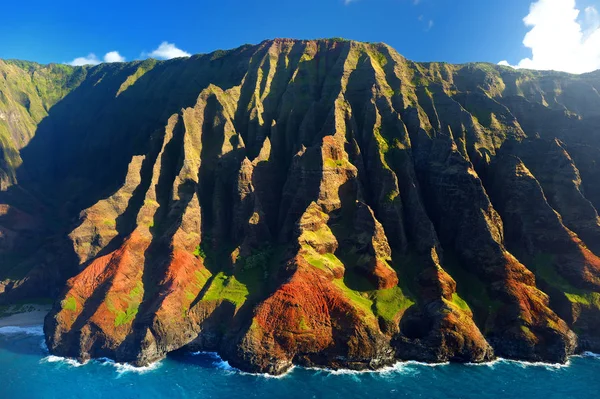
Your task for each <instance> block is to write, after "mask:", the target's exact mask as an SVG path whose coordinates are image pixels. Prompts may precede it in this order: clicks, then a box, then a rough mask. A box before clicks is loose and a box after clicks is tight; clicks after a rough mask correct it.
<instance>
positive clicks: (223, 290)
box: [202, 272, 249, 306]
mask: <svg viewBox="0 0 600 399" xmlns="http://www.w3.org/2000/svg"><path fill="white" fill-rule="evenodd" d="M248 294H249V291H248V287H247V286H246V285H245V284H243V283H241V282H240V281H238V280H237V279H236V278H235V276H228V275H226V274H225V273H223V272H219V274H217V275H216V276H215V277H214V279H213V280H212V282H211V284H210V287H209V288H208V290H207V291H206V293H205V294H204V296H203V297H202V301H218V300H225V301H229V302H231V303H233V304H234V305H236V306H241V305H242V304H243V303H244V302H245V301H246V298H247V297H248Z"/></svg>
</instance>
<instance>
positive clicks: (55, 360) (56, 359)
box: [40, 355, 87, 367]
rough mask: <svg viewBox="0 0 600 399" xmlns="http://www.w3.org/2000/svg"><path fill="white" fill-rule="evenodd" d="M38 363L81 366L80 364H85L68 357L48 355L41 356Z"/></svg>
mask: <svg viewBox="0 0 600 399" xmlns="http://www.w3.org/2000/svg"><path fill="white" fill-rule="evenodd" d="M40 363H62V364H66V365H68V366H71V367H81V366H85V365H86V363H87V362H86V363H81V362H78V361H77V360H75V359H72V358H69V357H61V356H55V355H49V356H46V357H45V358H43V359H42V360H40Z"/></svg>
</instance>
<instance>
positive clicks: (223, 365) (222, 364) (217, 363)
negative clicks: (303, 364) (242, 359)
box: [190, 351, 295, 378]
mask: <svg viewBox="0 0 600 399" xmlns="http://www.w3.org/2000/svg"><path fill="white" fill-rule="evenodd" d="M190 354H191V355H193V356H207V357H210V358H211V359H212V361H213V362H212V365H213V367H215V368H218V369H221V370H225V371H228V372H232V373H237V374H240V375H252V376H255V377H263V378H284V377H286V376H287V375H288V374H290V373H291V372H292V370H293V369H294V368H295V366H292V367H290V369H289V370H287V371H286V372H285V373H283V374H280V375H272V374H267V373H248V372H245V371H242V370H240V369H238V368H236V367H233V366H232V365H230V364H229V362H228V361H227V360H223V358H221V356H219V354H218V353H217V352H204V351H198V352H190Z"/></svg>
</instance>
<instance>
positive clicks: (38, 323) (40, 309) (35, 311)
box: [0, 304, 600, 378]
mask: <svg viewBox="0 0 600 399" xmlns="http://www.w3.org/2000/svg"><path fill="white" fill-rule="evenodd" d="M27 306H29V308H28V310H27V311H25V312H18V313H13V314H10V315H7V316H3V317H0V333H1V332H2V330H3V329H4V330H6V329H8V330H10V333H17V332H26V331H27V330H29V329H31V328H35V329H36V331H37V329H39V330H40V331H39V333H41V334H42V335H43V331H42V328H43V325H44V318H45V317H46V315H47V314H48V312H49V311H50V310H51V306H50V305H38V304H31V305H27ZM13 329H14V331H13ZM7 332H8V331H7ZM36 335H37V334H36ZM188 354H189V355H191V356H198V355H203V356H207V357H209V358H212V359H213V360H214V362H213V366H214V367H215V368H218V369H222V370H226V371H231V372H236V373H240V374H244V375H253V376H256V377H263V378H283V377H285V376H287V375H289V374H290V373H291V372H292V371H293V370H294V369H305V370H311V371H322V372H327V373H330V374H332V375H340V374H369V373H376V374H387V373H391V372H395V371H400V370H401V369H402V367H404V366H415V365H416V366H425V367H439V366H446V365H449V364H453V363H452V362H444V363H425V362H418V361H413V360H406V361H401V360H399V361H397V362H396V363H394V364H392V365H389V366H386V367H382V368H380V369H376V370H371V369H365V370H353V369H329V368H326V367H302V366H298V365H293V366H292V367H291V368H290V369H289V370H287V371H286V372H284V373H282V374H279V375H272V374H267V373H251V372H246V371H243V370H240V369H238V368H236V367H232V366H231V365H230V364H229V362H227V361H226V360H224V359H223V358H221V356H220V355H219V354H218V353H217V352H204V351H190V352H188ZM579 357H591V358H600V354H596V353H593V352H588V351H584V352H582V353H577V354H573V355H571V356H569V358H568V360H567V362H565V363H545V362H530V361H526V360H515V359H505V358H500V357H499V358H495V359H493V360H491V361H488V362H482V363H456V364H461V365H463V366H467V367H494V366H495V365H496V364H498V363H514V364H517V365H520V366H521V367H545V368H547V369H554V370H556V369H561V368H567V367H569V366H570V363H571V361H570V360H571V358H579ZM44 359H48V360H47V361H48V362H52V363H53V362H59V361H64V362H66V363H68V364H70V365H72V366H74V367H80V366H84V365H85V364H86V363H88V362H85V363H80V362H78V361H77V360H75V359H72V358H67V357H61V356H55V355H52V354H50V353H48V355H47V356H46V357H44ZM162 360H164V359H161V360H158V361H156V362H153V363H151V364H149V365H147V366H143V367H137V366H134V365H132V364H129V363H117V362H115V361H114V360H112V359H108V358H100V359H91V360H90V361H99V362H102V363H106V364H112V365H114V366H115V368H116V369H117V370H118V372H119V373H123V372H127V371H131V372H137V373H141V374H143V373H145V372H147V371H152V370H156V369H157V368H158V367H160V363H161V362H162Z"/></svg>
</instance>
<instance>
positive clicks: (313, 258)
mask: <svg viewBox="0 0 600 399" xmlns="http://www.w3.org/2000/svg"><path fill="white" fill-rule="evenodd" d="M303 248H304V249H305V250H306V251H307V254H305V255H304V259H306V261H307V262H308V263H309V264H310V265H311V266H314V267H316V268H317V269H321V270H325V271H333V270H335V269H337V268H340V267H342V268H343V267H344V265H343V264H342V262H340V260H339V259H338V258H337V257H336V256H335V255H334V254H323V255H322V254H320V253H318V252H317V251H315V250H314V249H313V248H312V247H310V246H308V245H305V246H303Z"/></svg>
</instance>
